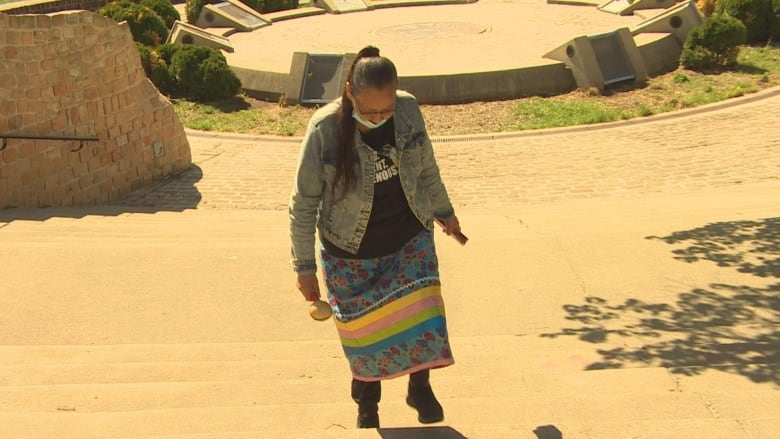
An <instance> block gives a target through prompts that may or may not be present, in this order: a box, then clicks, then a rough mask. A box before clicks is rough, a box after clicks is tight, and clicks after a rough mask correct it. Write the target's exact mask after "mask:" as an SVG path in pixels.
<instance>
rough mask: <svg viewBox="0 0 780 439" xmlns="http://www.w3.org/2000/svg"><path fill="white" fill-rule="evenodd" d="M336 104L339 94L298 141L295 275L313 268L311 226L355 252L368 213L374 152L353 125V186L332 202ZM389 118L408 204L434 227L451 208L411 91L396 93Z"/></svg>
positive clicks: (292, 228) (293, 235) (292, 208)
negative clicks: (393, 130) (354, 162)
mask: <svg viewBox="0 0 780 439" xmlns="http://www.w3.org/2000/svg"><path fill="white" fill-rule="evenodd" d="M340 105H341V99H337V100H336V101H334V102H331V103H329V104H328V105H326V106H325V107H323V108H321V109H319V110H317V112H316V113H314V115H313V116H312V118H311V120H310V121H309V126H308V128H307V130H306V135H305V136H304V138H303V142H302V144H301V152H300V156H299V159H298V168H297V171H296V173H295V180H294V182H293V190H292V196H291V198H290V205H289V214H290V237H291V240H292V260H291V263H292V266H293V269H294V271H295V272H297V273H299V274H313V273H315V272H316V271H317V263H316V257H315V229H316V230H318V231H319V233H320V236H321V237H323V238H325V239H327V240H328V241H330V242H332V243H333V244H335V245H336V246H338V247H339V248H342V249H344V250H346V251H348V252H350V253H353V254H356V253H357V251H358V248H359V247H360V242H361V241H362V239H363V236H364V235H365V232H366V228H367V226H368V218H369V216H370V215H371V208H372V203H373V198H374V172H375V171H374V162H375V161H376V152H374V150H372V149H371V148H370V147H369V146H368V145H366V144H365V143H364V142H363V141H362V140H361V138H360V134H359V133H358V132H357V129H356V130H355V147H354V153H355V155H356V157H357V164H356V167H355V175H356V177H357V179H356V185H355V188H354V189H353V190H350V191H348V192H347V193H346V196H345V197H344V198H343V199H341V200H339V201H338V202H337V203H335V204H334V203H333V199H332V195H331V194H332V187H333V179H334V176H335V174H336V157H337V156H336V148H337V146H338V145H337V142H338V135H337V130H338V117H339V116H338V111H339V107H340ZM393 120H394V121H395V138H396V148H395V149H394V150H392V151H390V154H389V155H390V157H391V159H392V160H393V162H394V163H395V165H396V166H397V168H398V173H399V178H400V180H401V187H402V188H403V191H404V195H406V201H407V202H408V203H409V207H410V208H411V210H412V212H413V213H414V214H415V216H416V217H417V219H418V220H419V221H420V223H421V224H422V225H424V226H425V227H426V228H427V229H429V230H433V219H434V217H436V218H441V219H447V218H450V217H452V216H453V215H455V212H454V209H453V207H452V203H451V202H450V199H449V196H448V195H447V190H446V188H445V187H444V184H443V183H442V180H441V176H440V174H439V167H438V165H437V164H436V159H435V158H434V155H433V147H432V146H431V140H430V138H429V137H428V133H427V131H426V129H425V122H424V120H423V116H422V113H421V112H420V107H419V106H418V104H417V100H416V99H415V98H414V96H412V95H411V94H409V93H406V92H404V91H398V92H397V93H396V105H395V113H394V114H393ZM342 189H343V186H342V184H341V183H339V186H338V187H337V188H336V194H337V195H338V194H341V193H342Z"/></svg>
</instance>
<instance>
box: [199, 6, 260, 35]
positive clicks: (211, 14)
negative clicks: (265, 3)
mask: <svg viewBox="0 0 780 439" xmlns="http://www.w3.org/2000/svg"><path fill="white" fill-rule="evenodd" d="M196 24H197V25H198V26H200V27H203V28H209V27H233V28H236V29H240V30H245V31H251V30H255V29H259V28H261V27H263V26H268V25H269V24H270V22H269V21H267V20H265V19H263V17H262V15H261V14H260V13H259V12H257V11H255V10H254V9H252V8H250V7H248V6H246V5H244V4H243V3H241V2H239V1H237V0H231V1H226V2H221V3H214V4H207V5H205V6H203V9H202V10H201V12H200V16H198V21H197V23H196Z"/></svg>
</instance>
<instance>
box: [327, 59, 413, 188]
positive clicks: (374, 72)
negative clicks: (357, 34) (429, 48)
mask: <svg viewBox="0 0 780 439" xmlns="http://www.w3.org/2000/svg"><path fill="white" fill-rule="evenodd" d="M347 81H348V82H349V84H350V86H351V88H352V94H353V95H358V94H360V92H361V91H362V90H365V89H366V88H369V87H371V88H376V89H380V90H381V89H383V88H385V87H387V86H390V85H391V86H393V87H395V86H396V85H397V84H398V72H397V71H396V69H395V65H394V64H393V63H392V61H390V60H389V59H387V58H385V57H383V56H379V49H377V48H376V47H374V46H366V47H364V48H362V49H360V52H358V54H357V56H356V57H355V60H354V61H353V62H352V66H351V67H350V68H349V74H348V75H347ZM353 109H354V107H353V106H352V100H350V99H349V97H348V96H347V87H344V93H343V94H342V95H341V109H340V111H339V128H338V142H339V143H338V147H337V153H336V175H335V176H334V178H333V186H332V188H331V195H332V196H333V199H334V200H335V201H339V200H341V199H343V198H344V196H345V195H346V194H347V192H348V191H349V190H350V189H352V188H354V187H355V181H356V178H357V177H356V176H355V171H354V166H355V159H354V157H353V155H352V149H353V148H354V147H355V119H353V118H352V110H353ZM339 182H343V184H344V189H343V190H342V192H341V194H340V195H339V197H338V198H336V186H337V184H338V183H339ZM335 201H334V202H335Z"/></svg>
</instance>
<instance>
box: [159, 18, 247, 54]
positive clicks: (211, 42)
mask: <svg viewBox="0 0 780 439" xmlns="http://www.w3.org/2000/svg"><path fill="white" fill-rule="evenodd" d="M165 43H166V44H171V43H174V44H192V45H196V46H206V47H211V48H214V49H222V50H224V51H226V52H233V50H234V49H233V46H232V45H231V44H230V40H228V39H227V38H225V37H221V36H219V35H214V34H211V33H209V32H206V31H205V30H203V29H201V28H199V27H197V26H193V25H191V24H188V23H184V22H182V21H176V22H174V23H173V27H172V28H171V32H170V33H169V34H168V39H167V40H166V41H165Z"/></svg>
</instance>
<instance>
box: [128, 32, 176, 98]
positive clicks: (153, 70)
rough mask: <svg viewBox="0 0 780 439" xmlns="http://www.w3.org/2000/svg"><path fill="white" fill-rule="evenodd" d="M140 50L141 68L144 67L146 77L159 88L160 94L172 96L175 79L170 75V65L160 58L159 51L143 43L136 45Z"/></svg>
mask: <svg viewBox="0 0 780 439" xmlns="http://www.w3.org/2000/svg"><path fill="white" fill-rule="evenodd" d="M135 45H136V47H137V48H138V54H139V55H140V56H141V66H143V69H144V73H146V77H147V78H149V79H150V80H151V81H152V83H153V84H154V85H155V86H156V87H157V89H158V90H160V92H162V93H164V94H166V95H170V94H171V93H172V92H173V85H174V84H173V79H172V78H171V74H170V73H168V63H167V62H166V61H165V60H164V59H162V58H161V57H160V54H159V53H158V52H157V49H153V48H151V47H149V46H145V45H143V44H141V43H135Z"/></svg>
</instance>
